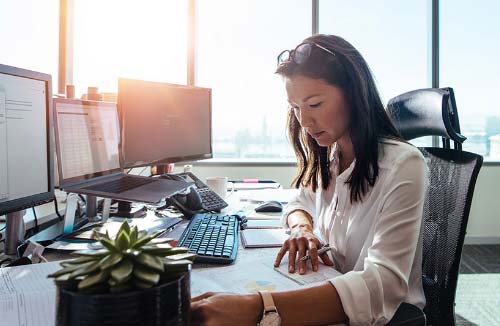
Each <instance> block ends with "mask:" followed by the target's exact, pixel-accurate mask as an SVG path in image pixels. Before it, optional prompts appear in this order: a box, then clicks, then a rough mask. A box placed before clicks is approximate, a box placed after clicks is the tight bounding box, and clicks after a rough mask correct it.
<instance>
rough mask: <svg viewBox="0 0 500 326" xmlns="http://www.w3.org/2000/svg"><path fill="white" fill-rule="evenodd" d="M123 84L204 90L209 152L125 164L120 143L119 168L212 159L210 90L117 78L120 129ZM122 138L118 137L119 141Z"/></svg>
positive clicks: (121, 123) (121, 124)
mask: <svg viewBox="0 0 500 326" xmlns="http://www.w3.org/2000/svg"><path fill="white" fill-rule="evenodd" d="M123 83H142V84H152V85H160V86H166V87H172V88H176V87H179V88H188V89H199V90H204V91H208V97H209V105H208V110H209V113H208V114H209V117H210V119H209V122H208V123H209V128H210V150H209V152H208V153H200V154H196V155H185V156H173V157H165V158H162V159H160V160H156V161H152V162H143V161H141V162H125V159H124V155H123V143H122V142H121V141H120V146H119V151H120V159H121V160H122V161H121V166H122V167H124V168H126V169H131V168H137V167H145V166H156V165H167V164H170V163H179V162H191V161H198V160H206V159H211V158H213V130H212V89H211V88H207V87H198V86H188V85H180V84H172V83H165V82H156V81H145V80H139V79H130V78H118V103H117V104H118V117H119V121H120V129H122V126H123V114H122V99H121V96H120V93H122V92H120V89H123V86H122V84H123ZM121 138H122V137H120V140H121Z"/></svg>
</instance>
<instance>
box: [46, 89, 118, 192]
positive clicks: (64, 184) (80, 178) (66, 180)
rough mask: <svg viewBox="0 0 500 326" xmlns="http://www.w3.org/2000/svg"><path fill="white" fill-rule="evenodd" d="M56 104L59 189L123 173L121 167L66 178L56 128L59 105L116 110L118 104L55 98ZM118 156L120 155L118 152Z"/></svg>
mask: <svg viewBox="0 0 500 326" xmlns="http://www.w3.org/2000/svg"><path fill="white" fill-rule="evenodd" d="M53 103H54V135H55V139H54V143H55V144H56V146H55V147H56V155H57V162H58V164H57V172H58V174H59V187H60V188H62V189H64V187H67V186H69V185H73V184H75V183H78V182H81V181H85V180H88V179H93V178H97V177H102V176H106V175H111V174H114V173H117V172H122V171H123V170H122V168H121V165H120V167H118V168H116V169H111V170H106V171H99V172H96V173H88V174H84V175H80V176H77V177H71V178H64V175H63V172H62V166H61V148H60V144H59V141H58V139H59V132H58V128H56V127H57V126H58V125H57V109H56V106H57V104H58V103H61V104H75V105H82V106H94V107H103V106H105V107H114V108H115V109H116V108H117V106H116V103H113V102H103V101H88V100H80V99H67V98H54V100H53ZM118 155H120V153H119V152H118Z"/></svg>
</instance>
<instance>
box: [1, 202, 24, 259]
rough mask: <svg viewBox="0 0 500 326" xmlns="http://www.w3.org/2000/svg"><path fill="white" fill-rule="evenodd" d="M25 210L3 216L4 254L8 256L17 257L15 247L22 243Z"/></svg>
mask: <svg viewBox="0 0 500 326" xmlns="http://www.w3.org/2000/svg"><path fill="white" fill-rule="evenodd" d="M24 214H25V210H21V211H17V212H14V213H8V214H7V215H6V216H5V224H6V225H5V254H6V255H8V256H17V247H19V246H20V245H21V244H23V242H24V234H25V232H26V230H25V227H24V220H23V217H24Z"/></svg>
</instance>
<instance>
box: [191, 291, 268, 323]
mask: <svg viewBox="0 0 500 326" xmlns="http://www.w3.org/2000/svg"><path fill="white" fill-rule="evenodd" d="M263 310H264V308H263V306H262V299H261V298H260V295H259V294H245V295H242V294H231V293H213V292H207V293H205V294H202V295H200V296H198V297H196V298H193V299H191V325H207V326H210V325H242V326H245V325H249V326H250V325H252V326H255V325H257V324H258V323H259V321H260V317H261V315H262V311H263Z"/></svg>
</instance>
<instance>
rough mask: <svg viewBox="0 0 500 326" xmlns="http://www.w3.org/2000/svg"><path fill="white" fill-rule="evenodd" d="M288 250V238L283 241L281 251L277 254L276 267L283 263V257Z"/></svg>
mask: <svg viewBox="0 0 500 326" xmlns="http://www.w3.org/2000/svg"><path fill="white" fill-rule="evenodd" d="M287 251H288V240H286V241H285V242H284V243H283V246H281V249H280V251H279V252H278V255H277V256H276V260H275V261H274V267H279V266H280V264H281V260H282V259H283V256H285V254H286V252H287Z"/></svg>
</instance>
